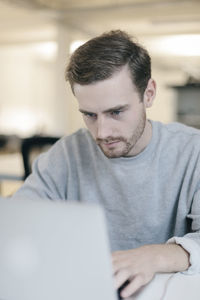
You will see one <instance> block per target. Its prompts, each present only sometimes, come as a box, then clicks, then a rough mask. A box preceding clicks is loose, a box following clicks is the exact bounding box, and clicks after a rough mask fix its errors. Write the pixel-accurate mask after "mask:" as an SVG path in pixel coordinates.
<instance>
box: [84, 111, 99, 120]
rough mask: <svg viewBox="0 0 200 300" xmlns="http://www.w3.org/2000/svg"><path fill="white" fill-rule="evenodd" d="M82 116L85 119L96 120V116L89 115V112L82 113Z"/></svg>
mask: <svg viewBox="0 0 200 300" xmlns="http://www.w3.org/2000/svg"><path fill="white" fill-rule="evenodd" d="M82 114H83V115H84V116H85V117H87V118H89V119H96V118H97V115H96V114H94V113H90V112H82Z"/></svg>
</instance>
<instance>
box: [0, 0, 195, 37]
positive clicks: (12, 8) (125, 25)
mask: <svg viewBox="0 0 200 300" xmlns="http://www.w3.org/2000/svg"><path fill="white" fill-rule="evenodd" d="M52 21H59V22H61V23H63V24H65V25H66V26H68V27H69V28H75V29H77V30H80V31H82V32H85V33H86V34H88V35H89V36H93V35H95V34H98V33H100V32H102V31H106V30H109V29H110V28H122V29H126V30H128V31H129V32H131V33H133V34H135V35H139V36H149V35H151V36H154V35H163V34H183V33H189V34H191V33H200V0H187V1H184V0H92V1H91V0H0V29H1V33H5V32H6V31H16V30H20V29H21V30H23V29H24V28H26V29H30V30H31V29H32V30H33V29H37V28H38V27H39V26H40V27H41V26H43V27H44V26H45V24H46V25H47V24H48V25H50V24H51V22H52ZM1 35H2V34H0V38H1Z"/></svg>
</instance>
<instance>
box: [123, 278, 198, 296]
mask: <svg viewBox="0 0 200 300" xmlns="http://www.w3.org/2000/svg"><path fill="white" fill-rule="evenodd" d="M127 300H200V274H198V275H184V274H182V273H176V274H157V275H156V276H155V278H154V279H153V280H152V281H151V282H150V283H149V284H148V285H147V286H145V287H144V288H142V289H141V290H140V291H139V292H138V293H136V294H135V295H134V296H133V297H130V298H128V299H127Z"/></svg>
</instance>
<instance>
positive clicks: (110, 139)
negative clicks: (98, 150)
mask: <svg viewBox="0 0 200 300" xmlns="http://www.w3.org/2000/svg"><path fill="white" fill-rule="evenodd" d="M96 142H97V144H98V145H99V144H101V143H106V144H108V143H113V142H126V139H125V138H124V137H122V136H119V137H107V138H106V139H99V138H97V139H96Z"/></svg>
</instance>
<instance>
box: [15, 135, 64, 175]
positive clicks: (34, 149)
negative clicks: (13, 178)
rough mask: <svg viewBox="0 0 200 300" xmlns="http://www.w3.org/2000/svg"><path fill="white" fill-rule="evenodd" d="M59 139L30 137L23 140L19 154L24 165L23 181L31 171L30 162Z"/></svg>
mask: <svg viewBox="0 0 200 300" xmlns="http://www.w3.org/2000/svg"><path fill="white" fill-rule="evenodd" d="M58 140H59V137H52V136H32V137H29V138H25V139H23V140H22V143H21V153H22V158H23V164H24V180H25V179H26V178H27V177H28V176H29V174H30V173H31V171H32V168H31V166H32V162H33V160H34V159H35V158H36V156H37V155H39V154H40V153H42V152H44V151H47V150H48V149H49V148H50V147H51V146H52V145H53V144H54V143H55V142H57V141H58Z"/></svg>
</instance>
